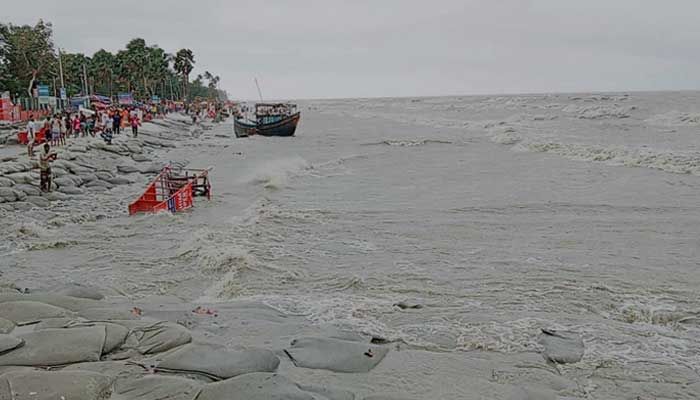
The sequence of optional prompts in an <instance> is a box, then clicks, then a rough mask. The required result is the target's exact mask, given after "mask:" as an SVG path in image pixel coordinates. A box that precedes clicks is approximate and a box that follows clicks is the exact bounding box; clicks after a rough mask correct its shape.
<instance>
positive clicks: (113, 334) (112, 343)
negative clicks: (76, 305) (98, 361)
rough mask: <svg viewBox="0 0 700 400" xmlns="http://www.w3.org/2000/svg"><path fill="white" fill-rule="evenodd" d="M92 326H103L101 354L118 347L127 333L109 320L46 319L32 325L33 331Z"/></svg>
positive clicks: (123, 328) (124, 339)
mask: <svg viewBox="0 0 700 400" xmlns="http://www.w3.org/2000/svg"><path fill="white" fill-rule="evenodd" d="M92 326H103V327H104V328H105V341H104V346H103V347H102V354H108V353H111V352H112V351H114V350H116V349H118V348H120V347H121V346H122V345H123V344H124V342H125V341H126V337H127V336H128V335H129V329H127V328H126V327H124V326H122V325H118V324H113V323H110V322H104V321H99V322H93V321H80V320H74V319H67V318H57V319H48V320H45V321H42V322H40V323H39V324H37V325H36V326H35V327H34V330H35V331H40V330H44V329H76V328H86V327H92Z"/></svg>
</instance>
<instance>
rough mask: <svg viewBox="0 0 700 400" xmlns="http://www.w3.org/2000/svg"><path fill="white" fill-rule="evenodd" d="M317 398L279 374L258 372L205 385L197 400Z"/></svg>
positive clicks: (296, 399)
mask: <svg viewBox="0 0 700 400" xmlns="http://www.w3.org/2000/svg"><path fill="white" fill-rule="evenodd" d="M222 399H226V400H315V396H313V395H312V394H311V393H309V392H305V391H303V390H301V388H299V386H298V385H297V384H295V383H294V382H291V381H290V380H289V379H287V378H285V377H284V376H282V375H278V374H268V373H262V372H257V373H253V374H245V375H241V376H237V377H235V378H231V379H227V380H225V381H221V382H217V383H212V384H209V385H206V386H204V388H203V389H202V392H201V393H200V394H199V397H198V398H197V400H222Z"/></svg>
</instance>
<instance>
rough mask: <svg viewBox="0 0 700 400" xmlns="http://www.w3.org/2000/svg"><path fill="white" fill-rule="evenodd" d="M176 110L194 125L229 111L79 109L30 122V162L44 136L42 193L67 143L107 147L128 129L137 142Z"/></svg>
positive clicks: (146, 107) (203, 106) (147, 107)
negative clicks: (85, 141)
mask: <svg viewBox="0 0 700 400" xmlns="http://www.w3.org/2000/svg"><path fill="white" fill-rule="evenodd" d="M178 110H180V111H185V113H186V114H189V115H190V116H191V117H192V120H193V122H194V123H196V122H199V121H201V120H202V119H204V118H205V117H209V118H212V119H213V120H214V121H217V120H221V118H223V117H224V116H228V115H229V111H230V110H227V109H224V107H222V106H221V105H213V104H208V103H202V104H199V105H190V104H187V105H185V107H184V109H182V108H180V107H178V106H176V105H175V104H174V103H173V104H170V105H169V106H156V105H144V106H140V107H136V106H129V107H103V108H102V109H99V110H93V109H84V108H80V109H79V110H78V111H75V112H63V113H57V114H54V115H51V116H47V117H46V118H45V119H43V120H41V121H35V120H34V118H31V119H30V120H29V122H28V123H27V142H28V144H27V153H28V155H29V158H30V159H33V158H34V156H35V154H34V147H35V146H36V145H37V144H38V136H39V133H40V132H42V131H43V132H44V138H43V139H44V144H43V146H42V150H41V152H40V154H39V158H38V161H39V169H40V171H41V173H40V179H41V182H40V187H41V190H42V191H51V176H52V175H51V163H52V162H53V161H55V160H56V159H57V158H58V155H57V153H56V151H55V148H57V147H60V146H64V145H65V144H66V141H67V140H69V139H71V138H77V137H93V138H96V137H97V136H99V137H100V138H101V139H102V140H104V142H105V143H106V144H108V145H111V144H112V140H113V138H114V135H121V134H123V129H129V128H131V136H132V137H134V138H136V137H138V134H139V127H140V126H141V124H142V123H143V122H144V121H149V120H151V119H153V118H155V117H158V116H162V115H164V114H168V113H169V112H171V111H178Z"/></svg>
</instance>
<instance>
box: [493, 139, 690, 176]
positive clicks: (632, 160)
mask: <svg viewBox="0 0 700 400" xmlns="http://www.w3.org/2000/svg"><path fill="white" fill-rule="evenodd" d="M492 140H494V141H496V142H497V143H502V144H515V146H514V147H513V148H514V150H516V151H527V152H533V153H552V154H557V155H560V156H563V157H565V158H568V159H572V160H579V161H592V162H602V163H606V164H608V165H614V166H625V167H639V168H650V169H657V170H661V171H664V172H670V173H674V174H692V175H700V153H697V152H684V153H679V152H660V151H654V150H647V149H629V148H624V147H603V146H595V145H587V144H575V143H557V142H537V141H520V140H518V139H517V137H516V136H499V137H495V138H493V139H492ZM499 140H500V142H499ZM516 143H517V144H516Z"/></svg>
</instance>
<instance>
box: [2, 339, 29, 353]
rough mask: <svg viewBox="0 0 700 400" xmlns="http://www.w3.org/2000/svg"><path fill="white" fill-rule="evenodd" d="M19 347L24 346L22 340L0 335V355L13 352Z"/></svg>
mask: <svg viewBox="0 0 700 400" xmlns="http://www.w3.org/2000/svg"><path fill="white" fill-rule="evenodd" d="M21 346H24V340H22V339H20V338H17V337H14V336H10V335H0V354H3V353H6V352H8V351H12V350H15V349H17V348H19V347H21Z"/></svg>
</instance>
